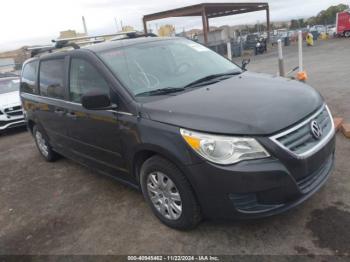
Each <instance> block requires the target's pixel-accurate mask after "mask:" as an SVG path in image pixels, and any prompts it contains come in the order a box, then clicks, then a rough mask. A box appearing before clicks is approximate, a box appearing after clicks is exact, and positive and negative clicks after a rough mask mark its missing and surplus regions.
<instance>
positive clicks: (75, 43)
mask: <svg viewBox="0 0 350 262" xmlns="http://www.w3.org/2000/svg"><path fill="white" fill-rule="evenodd" d="M156 36H157V35H156V34H153V33H148V34H143V33H139V32H137V31H127V32H119V33H115V34H106V35H95V36H78V37H71V38H62V39H53V40H51V42H52V43H53V44H52V45H45V46H36V47H30V48H27V50H28V51H31V53H30V56H31V57H34V56H37V55H39V54H42V53H52V52H53V51H55V50H58V49H62V48H66V47H73V48H74V49H79V48H80V46H81V45H87V44H97V43H101V42H105V41H116V40H122V39H130V38H138V37H156Z"/></svg>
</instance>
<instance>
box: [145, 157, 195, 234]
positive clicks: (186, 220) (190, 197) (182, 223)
mask: <svg viewBox="0 0 350 262" xmlns="http://www.w3.org/2000/svg"><path fill="white" fill-rule="evenodd" d="M140 183H141V189H142V193H143V196H144V197H145V199H146V201H147V203H148V204H149V206H150V207H151V209H152V211H153V213H154V214H155V216H156V217H157V218H158V219H159V220H160V221H162V222H163V223H164V224H165V225H167V226H169V227H172V228H177V229H190V228H194V227H195V226H196V225H197V224H198V223H199V222H200V220H201V213H200V207H199V204H198V202H197V199H196V197H195V195H194V192H193V189H192V186H191V185H190V183H189V182H188V180H187V178H186V177H185V175H184V174H183V173H182V172H181V171H180V170H179V169H178V168H177V166H176V165H174V164H173V163H172V162H170V161H168V160H167V159H165V158H163V157H161V156H158V155H155V156H153V157H151V158H149V159H147V160H146V161H145V162H144V163H143V165H142V167H141V170H140Z"/></svg>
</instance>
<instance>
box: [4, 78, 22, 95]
mask: <svg viewBox="0 0 350 262" xmlns="http://www.w3.org/2000/svg"><path fill="white" fill-rule="evenodd" d="M18 90H19V79H18V78H12V79H0V94H5V93H10V92H14V91H18Z"/></svg>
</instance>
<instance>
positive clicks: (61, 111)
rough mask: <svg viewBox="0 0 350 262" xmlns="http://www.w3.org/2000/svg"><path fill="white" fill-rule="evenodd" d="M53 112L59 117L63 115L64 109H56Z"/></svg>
mask: <svg viewBox="0 0 350 262" xmlns="http://www.w3.org/2000/svg"><path fill="white" fill-rule="evenodd" d="M54 112H55V114H58V115H60V116H63V115H64V109H61V108H56V109H55V111H54Z"/></svg>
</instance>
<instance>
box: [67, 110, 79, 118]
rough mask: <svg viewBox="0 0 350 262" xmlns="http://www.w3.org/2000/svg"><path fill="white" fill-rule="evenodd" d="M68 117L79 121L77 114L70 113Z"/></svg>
mask: <svg viewBox="0 0 350 262" xmlns="http://www.w3.org/2000/svg"><path fill="white" fill-rule="evenodd" d="M66 115H67V117H69V118H72V119H77V115H76V114H75V112H68V113H67V114H66Z"/></svg>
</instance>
